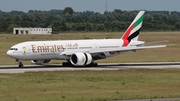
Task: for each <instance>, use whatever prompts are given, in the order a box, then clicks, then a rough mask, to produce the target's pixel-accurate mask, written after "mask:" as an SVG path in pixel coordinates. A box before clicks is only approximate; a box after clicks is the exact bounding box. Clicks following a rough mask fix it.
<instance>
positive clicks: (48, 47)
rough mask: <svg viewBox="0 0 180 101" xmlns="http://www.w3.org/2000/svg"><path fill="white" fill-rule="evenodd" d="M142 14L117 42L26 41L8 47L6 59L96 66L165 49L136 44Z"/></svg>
mask: <svg viewBox="0 0 180 101" xmlns="http://www.w3.org/2000/svg"><path fill="white" fill-rule="evenodd" d="M144 14H145V11H140V12H139V13H138V14H137V16H136V17H135V19H134V20H133V21H132V23H131V24H130V26H129V27H128V28H127V30H126V31H125V33H124V34H123V36H122V37H121V38H118V39H88V40H54V41H27V42H22V43H19V44H16V45H14V46H12V47H11V48H10V49H9V50H8V51H7V55H8V56H10V57H11V58H14V59H15V60H16V61H17V62H19V67H24V65H23V63H22V61H25V60H31V62H32V63H35V64H41V65H42V64H44V63H48V62H50V61H51V60H66V61H67V62H63V63H62V66H65V67H67V66H74V67H78V66H98V64H97V63H95V62H94V61H95V60H99V59H105V58H108V57H113V56H117V55H120V54H122V53H125V52H128V51H136V50H142V49H150V48H163V47H166V45H155V46H146V45H145V44H146V43H145V41H139V40H138V37H139V33H140V29H141V26H142V23H143V19H144Z"/></svg>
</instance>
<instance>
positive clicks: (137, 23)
mask: <svg viewBox="0 0 180 101" xmlns="http://www.w3.org/2000/svg"><path fill="white" fill-rule="evenodd" d="M144 13H145V11H140V12H139V13H138V15H137V16H136V18H135V19H134V20H133V22H132V23H131V25H130V26H129V27H128V29H127V30H126V31H125V33H124V34H123V36H122V39H123V41H124V43H123V46H127V45H128V44H129V43H130V42H131V40H134V41H137V40H138V37H139V32H140V29H141V26H142V22H143V19H144Z"/></svg>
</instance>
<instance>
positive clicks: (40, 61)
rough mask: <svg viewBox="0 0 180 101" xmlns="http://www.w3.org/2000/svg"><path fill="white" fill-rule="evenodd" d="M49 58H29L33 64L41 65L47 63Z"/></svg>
mask: <svg viewBox="0 0 180 101" xmlns="http://www.w3.org/2000/svg"><path fill="white" fill-rule="evenodd" d="M50 61H51V60H31V62H32V63H34V64H38V65H42V64H44V63H48V62H50Z"/></svg>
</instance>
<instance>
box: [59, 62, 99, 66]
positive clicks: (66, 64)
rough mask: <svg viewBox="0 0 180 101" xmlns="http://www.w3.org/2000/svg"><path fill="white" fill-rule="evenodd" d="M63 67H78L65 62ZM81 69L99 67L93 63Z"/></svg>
mask: <svg viewBox="0 0 180 101" xmlns="http://www.w3.org/2000/svg"><path fill="white" fill-rule="evenodd" d="M62 66H63V67H77V66H74V65H73V64H71V62H63V63H62ZM80 67H98V64H97V63H94V62H91V63H90V64H89V65H85V66H80Z"/></svg>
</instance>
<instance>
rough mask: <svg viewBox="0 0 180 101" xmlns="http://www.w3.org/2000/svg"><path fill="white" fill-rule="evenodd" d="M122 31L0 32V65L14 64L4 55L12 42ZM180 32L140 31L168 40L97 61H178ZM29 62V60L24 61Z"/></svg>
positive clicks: (146, 36) (106, 35)
mask: <svg viewBox="0 0 180 101" xmlns="http://www.w3.org/2000/svg"><path fill="white" fill-rule="evenodd" d="M122 34H123V33H122V32H102V33H101V32H87V33H61V34H56V35H12V34H0V40H1V41H0V57H1V58H0V65H16V64H17V63H16V62H15V61H14V59H11V58H10V57H8V56H7V55H6V52H7V50H8V49H9V48H10V47H11V46H12V45H14V44H17V43H20V42H24V41H37V40H66V39H68V40H71V39H75V40H76V39H77V40H78V39H102V38H120V37H121V36H122ZM179 38H180V34H179V32H142V33H141V34H140V37H139V39H140V40H142V41H146V42H153V41H159V40H160V41H162V40H169V42H168V43H162V44H167V45H168V44H170V45H169V46H168V47H166V48H160V49H147V50H140V51H137V52H136V53H134V52H128V53H124V54H122V55H119V56H116V57H112V58H107V59H103V60H98V61H97V62H98V63H115V62H118V63H124V62H167V61H169V62H178V61H180V58H179V57H180V40H179ZM62 62H63V61H59V60H54V61H51V62H50V63H53V64H59V63H62ZM24 64H25V65H26V64H31V62H29V61H28V62H24Z"/></svg>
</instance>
